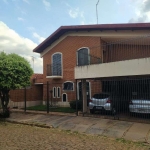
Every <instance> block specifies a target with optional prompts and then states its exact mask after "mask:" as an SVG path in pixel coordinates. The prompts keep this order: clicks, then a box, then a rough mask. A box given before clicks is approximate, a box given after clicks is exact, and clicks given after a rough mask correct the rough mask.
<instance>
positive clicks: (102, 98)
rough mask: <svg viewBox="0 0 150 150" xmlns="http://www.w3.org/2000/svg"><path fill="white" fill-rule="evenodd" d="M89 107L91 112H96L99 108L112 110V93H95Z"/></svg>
mask: <svg viewBox="0 0 150 150" xmlns="http://www.w3.org/2000/svg"><path fill="white" fill-rule="evenodd" d="M89 109H90V113H94V112H95V111H97V110H99V111H100V110H106V111H111V110H112V106H111V99H110V95H109V94H105V93H100V94H94V95H93V97H92V98H91V99H90V100H89Z"/></svg>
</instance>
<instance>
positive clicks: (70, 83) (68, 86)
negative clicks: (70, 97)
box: [63, 82, 73, 91]
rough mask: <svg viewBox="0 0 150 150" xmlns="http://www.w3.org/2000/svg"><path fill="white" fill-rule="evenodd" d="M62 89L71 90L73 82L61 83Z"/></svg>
mask: <svg viewBox="0 0 150 150" xmlns="http://www.w3.org/2000/svg"><path fill="white" fill-rule="evenodd" d="M63 90H70V91H73V82H65V83H64V85H63Z"/></svg>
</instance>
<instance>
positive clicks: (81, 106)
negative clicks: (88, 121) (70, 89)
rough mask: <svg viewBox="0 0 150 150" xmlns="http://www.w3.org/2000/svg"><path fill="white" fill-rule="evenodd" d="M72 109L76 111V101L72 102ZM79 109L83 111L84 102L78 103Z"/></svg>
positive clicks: (79, 101)
mask: <svg viewBox="0 0 150 150" xmlns="http://www.w3.org/2000/svg"><path fill="white" fill-rule="evenodd" d="M70 107H71V108H72V109H76V100H73V101H71V102H70ZM77 107H78V110H82V108H83V101H82V100H78V101H77Z"/></svg>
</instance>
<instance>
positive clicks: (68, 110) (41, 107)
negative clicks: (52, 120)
mask: <svg viewBox="0 0 150 150" xmlns="http://www.w3.org/2000/svg"><path fill="white" fill-rule="evenodd" d="M27 110H35V111H47V106H46V105H38V106H32V107H27ZM49 111H50V112H63V113H74V112H75V110H74V109H72V108H70V107H55V108H52V107H50V108H49Z"/></svg>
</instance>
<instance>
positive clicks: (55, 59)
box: [52, 53, 62, 76]
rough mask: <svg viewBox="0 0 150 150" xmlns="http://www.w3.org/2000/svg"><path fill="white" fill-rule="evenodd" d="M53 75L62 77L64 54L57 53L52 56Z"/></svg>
mask: <svg viewBox="0 0 150 150" xmlns="http://www.w3.org/2000/svg"><path fill="white" fill-rule="evenodd" d="M52 75H53V76H58V75H59V76H61V75H62V54H61V53H55V54H53V55H52Z"/></svg>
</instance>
